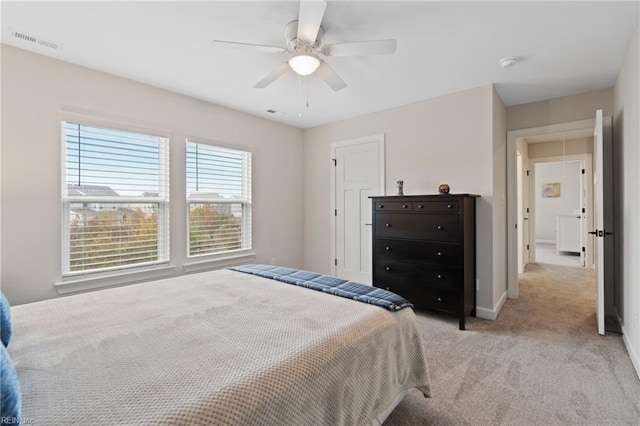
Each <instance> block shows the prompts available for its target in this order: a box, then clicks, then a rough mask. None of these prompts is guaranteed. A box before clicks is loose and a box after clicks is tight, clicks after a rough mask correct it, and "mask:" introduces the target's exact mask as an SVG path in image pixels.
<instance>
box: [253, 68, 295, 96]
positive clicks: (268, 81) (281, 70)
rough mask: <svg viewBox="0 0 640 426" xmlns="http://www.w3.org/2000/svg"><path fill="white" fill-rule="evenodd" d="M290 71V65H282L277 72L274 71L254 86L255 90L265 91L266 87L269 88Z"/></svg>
mask: <svg viewBox="0 0 640 426" xmlns="http://www.w3.org/2000/svg"><path fill="white" fill-rule="evenodd" d="M288 70H289V64H288V63H286V62H285V63H284V64H282V65H280V66H279V67H278V68H276V69H275V70H273V71H271V72H270V73H269V74H267V76H266V77H265V78H263V79H262V80H260V81H259V82H257V83H256V84H255V85H254V86H253V88H254V89H264V88H265V87H267V86H268V85H270V84H271V83H273V82H274V81H275V80H276V79H277V78H278V77H280V76H281V75H282V74H284V73H286V72H287V71H288Z"/></svg>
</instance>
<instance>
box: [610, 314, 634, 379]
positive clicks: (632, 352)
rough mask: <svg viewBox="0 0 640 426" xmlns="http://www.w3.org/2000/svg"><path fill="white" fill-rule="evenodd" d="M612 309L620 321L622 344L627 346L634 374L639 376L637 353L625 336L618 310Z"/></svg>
mask: <svg viewBox="0 0 640 426" xmlns="http://www.w3.org/2000/svg"><path fill="white" fill-rule="evenodd" d="M614 311H615V312H616V316H617V317H618V322H619V323H620V327H621V328H622V341H623V342H624V346H625V347H626V348H627V352H628V353H629V358H631V364H633V368H634V369H635V370H636V376H638V378H640V358H638V354H637V353H636V351H635V350H634V347H633V346H632V345H631V343H630V342H629V339H628V338H627V331H626V330H625V329H624V325H623V322H622V319H621V318H620V315H619V314H618V310H617V309H615V308H614Z"/></svg>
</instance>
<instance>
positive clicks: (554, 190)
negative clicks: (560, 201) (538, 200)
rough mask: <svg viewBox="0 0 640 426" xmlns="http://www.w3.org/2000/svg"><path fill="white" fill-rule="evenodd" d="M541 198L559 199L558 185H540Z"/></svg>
mask: <svg viewBox="0 0 640 426" xmlns="http://www.w3.org/2000/svg"><path fill="white" fill-rule="evenodd" d="M542 196H543V197H544V198H551V197H559V196H560V184H559V183H543V184H542Z"/></svg>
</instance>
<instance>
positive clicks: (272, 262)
mask: <svg viewBox="0 0 640 426" xmlns="http://www.w3.org/2000/svg"><path fill="white" fill-rule="evenodd" d="M271 264H272V265H275V264H276V258H275V257H272V258H271Z"/></svg>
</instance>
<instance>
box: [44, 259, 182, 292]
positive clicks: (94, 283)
mask: <svg viewBox="0 0 640 426" xmlns="http://www.w3.org/2000/svg"><path fill="white" fill-rule="evenodd" d="M174 269H175V265H162V266H153V267H151V268H139V269H136V270H127V271H126V272H118V273H109V274H96V275H92V276H83V277H82V278H76V277H74V278H73V279H63V280H62V281H61V282H57V283H54V286H55V288H56V291H57V292H58V294H69V293H77V292H80V291H87V290H96V289H99V288H104V287H113V286H119V285H125V284H133V283H136V282H141V281H150V280H154V279H158V278H163V277H168V276H170V275H172V274H173V270H174Z"/></svg>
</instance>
